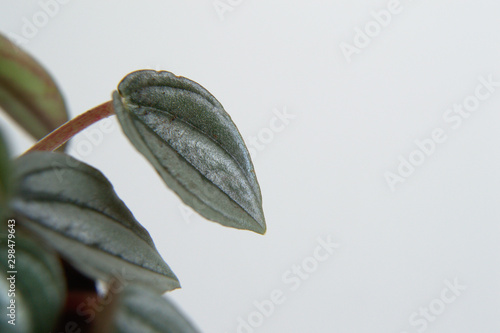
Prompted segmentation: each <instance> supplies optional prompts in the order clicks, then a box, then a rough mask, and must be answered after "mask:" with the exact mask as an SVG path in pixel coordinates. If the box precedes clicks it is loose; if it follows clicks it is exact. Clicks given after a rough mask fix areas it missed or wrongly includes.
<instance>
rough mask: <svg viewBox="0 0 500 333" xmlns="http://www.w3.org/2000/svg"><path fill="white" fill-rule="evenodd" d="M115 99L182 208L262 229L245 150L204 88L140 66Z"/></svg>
mask: <svg viewBox="0 0 500 333" xmlns="http://www.w3.org/2000/svg"><path fill="white" fill-rule="evenodd" d="M113 100H114V108H115V112H116V114H117V115H118V119H119V120H120V123H121V125H122V128H123V131H124V132H125V134H126V135H127V137H128V138H129V139H130V141H131V142H132V143H133V144H134V146H135V147H136V148H137V149H138V150H139V152H141V153H142V154H143V155H144V156H145V157H146V158H147V159H148V160H149V162H150V163H151V164H152V165H153V166H154V167H155V168H156V170H157V172H158V173H159V174H160V176H161V177H162V178H163V180H164V181H165V183H166V184H167V185H168V186H169V187H170V188H171V189H172V190H173V191H174V192H176V193H177V195H179V197H180V198H181V199H182V200H183V201H184V202H185V203H186V204H187V205H189V206H191V207H192V208H193V209H194V210H196V211H197V212H198V213H200V214H201V215H203V216H204V217H206V218H207V219H209V220H213V221H216V222H219V223H220V224H222V225H225V226H228V227H234V228H239V229H248V230H252V231H255V232H257V233H262V234H263V233H265V231H266V223H265V219H264V213H263V211H262V197H261V193H260V188H259V184H258V182H257V177H256V176H255V172H254V169H253V165H252V162H251V160H250V154H249V153H248V150H247V148H246V146H245V143H244V141H243V139H242V137H241V135H240V133H239V132H238V129H237V128H236V126H235V124H234V123H233V122H232V120H231V117H230V116H229V115H228V114H227V113H226V111H224V109H223V107H222V105H221V104H220V103H219V102H218V101H217V100H216V99H215V98H214V97H213V96H212V95H211V94H210V93H209V92H208V91H207V90H205V89H204V88H203V87H201V86H200V85H199V84H197V83H195V82H193V81H190V80H188V79H186V78H183V77H178V76H175V75H173V74H172V73H169V72H156V71H151V70H145V71H138V72H134V73H131V74H129V75H128V76H127V77H125V78H124V79H123V80H122V81H121V83H120V84H119V86H118V92H115V93H114V94H113Z"/></svg>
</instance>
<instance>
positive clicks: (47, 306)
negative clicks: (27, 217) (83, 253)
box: [0, 221, 66, 333]
mask: <svg viewBox="0 0 500 333" xmlns="http://www.w3.org/2000/svg"><path fill="white" fill-rule="evenodd" d="M3 223H5V224H7V221H4V222H3ZM9 230H15V232H14V233H12V235H14V237H15V238H14V237H12V236H10V237H11V238H10V243H8V236H7V235H8V234H10V233H3V234H2V235H1V236H0V307H1V308H2V314H3V316H2V320H0V332H13V333H15V332H22V333H28V332H29V333H46V332H50V330H51V329H52V328H53V327H54V325H55V322H56V320H57V319H58V317H59V314H60V312H61V309H62V307H63V305H64V301H65V298H66V288H65V280H64V274H63V270H62V266H61V263H60V261H59V258H58V257H57V256H56V254H55V253H54V252H53V251H51V250H50V249H47V248H45V247H43V246H41V245H38V244H37V241H35V240H34V239H32V237H31V236H30V235H29V234H27V233H26V232H22V231H21V230H20V228H19V226H18V225H17V224H16V225H15V226H14V228H13V229H10V228H9ZM13 242H15V243H13ZM13 244H14V246H13ZM8 250H11V252H12V250H14V251H15V253H14V256H15V259H11V260H13V261H8V260H9V258H8ZM10 265H13V266H10ZM11 271H16V272H17V273H9V272H11ZM12 277H14V279H11V278H12ZM8 279H9V280H8ZM11 282H13V286H15V287H14V288H11ZM10 296H12V297H10ZM11 300H14V303H11V302H12V301H11ZM11 304H13V305H14V307H15V311H14V312H15V317H12V316H9V314H10V312H11V309H9V308H8V307H9V306H10V307H11V308H12V305H11ZM6 315H7V316H6ZM14 318H15V321H13V322H12V323H15V325H12V324H10V323H9V321H10V320H12V319H14Z"/></svg>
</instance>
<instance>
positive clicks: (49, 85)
mask: <svg viewBox="0 0 500 333" xmlns="http://www.w3.org/2000/svg"><path fill="white" fill-rule="evenodd" d="M0 107H1V108H2V109H3V110H5V112H7V113H8V114H9V115H10V116H11V117H12V118H13V119H14V120H15V121H16V122H17V123H18V124H19V125H20V126H21V127H22V128H24V129H25V130H26V131H27V132H28V133H29V134H30V135H31V136H33V137H34V138H35V139H37V140H38V139H41V138H42V137H44V136H45V135H47V134H48V133H50V132H51V131H53V130H54V129H56V128H57V127H59V126H60V125H62V124H63V123H65V122H66V121H67V120H68V115H67V111H66V106H65V104H64V100H63V98H62V96H61V93H60V92H59V89H58V88H57V86H56V84H55V83H54V80H53V79H52V78H51V77H50V75H49V74H48V73H47V72H46V71H45V69H44V68H43V67H42V66H41V65H40V64H39V63H38V62H37V61H36V60H34V59H33V58H32V57H31V56H29V55H28V54H27V53H25V52H24V51H22V50H21V49H19V48H18V47H17V46H15V45H14V44H13V43H12V42H11V41H9V40H8V39H7V38H5V37H4V36H2V35H0Z"/></svg>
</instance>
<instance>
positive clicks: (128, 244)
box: [12, 152, 179, 292]
mask: <svg viewBox="0 0 500 333" xmlns="http://www.w3.org/2000/svg"><path fill="white" fill-rule="evenodd" d="M16 171H17V178H18V179H19V180H18V182H19V194H18V195H17V196H16V197H15V198H14V199H13V201H12V206H13V210H14V211H15V213H16V214H18V215H19V216H22V217H23V222H25V225H26V227H28V228H30V229H31V230H32V231H34V232H36V233H37V234H39V235H40V236H41V237H42V238H44V239H45V240H47V242H49V243H50V244H51V245H53V246H54V248H56V249H57V250H58V251H59V252H60V253H61V255H62V256H65V257H66V258H67V259H68V261H70V262H71V263H72V264H73V265H74V266H75V267H76V268H78V269H79V270H80V271H81V272H82V273H83V274H86V275H88V276H90V277H92V278H96V279H103V280H106V281H109V280H110V279H111V278H112V277H113V276H117V275H120V276H122V278H123V277H125V278H127V279H129V280H132V281H134V282H135V283H143V284H147V285H151V286H152V287H153V288H155V289H156V290H158V291H161V292H165V291H168V290H172V289H175V288H178V287H179V282H178V280H177V277H176V276H175V275H174V273H172V271H171V270H170V268H169V267H168V265H167V264H166V263H165V262H164V261H163V259H162V258H161V256H160V254H159V253H158V252H157V250H156V248H155V246H154V244H153V241H152V239H151V237H150V236H149V233H148V232H147V231H146V229H144V228H143V227H142V226H141V225H140V224H139V223H138V222H137V221H136V219H135V218H134V216H133V215H132V213H131V212H130V211H129V210H128V208H127V207H126V206H125V204H124V203H123V202H122V201H121V200H120V199H119V198H118V196H117V195H116V194H115V192H114V190H113V187H112V185H111V184H110V183H109V181H108V180H107V179H106V178H105V177H104V175H103V174H101V173H100V172H99V171H98V170H96V169H94V168H92V167H91V166H89V165H86V164H84V163H82V162H79V161H77V160H75V159H73V158H71V157H70V156H68V155H65V154H59V153H51V152H33V153H30V154H27V155H24V156H22V157H21V158H19V159H18V160H17V161H16Z"/></svg>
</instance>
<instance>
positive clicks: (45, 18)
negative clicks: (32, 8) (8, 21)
mask: <svg viewBox="0 0 500 333" xmlns="http://www.w3.org/2000/svg"><path fill="white" fill-rule="evenodd" d="M70 1H71V0H40V1H38V6H39V10H38V11H36V12H35V13H34V14H33V15H31V17H30V18H28V17H26V16H24V17H23V18H22V19H21V21H22V23H23V24H22V27H21V35H19V34H16V33H13V32H9V33H8V35H9V37H10V38H11V39H12V40H13V41H14V43H16V44H17V45H23V44H27V43H28V42H29V41H30V40H32V39H33V38H35V37H36V36H37V35H38V33H39V32H40V30H41V29H43V28H44V27H46V26H47V24H49V22H50V20H51V19H52V18H54V17H56V16H57V14H59V11H60V10H61V5H65V4H67V3H69V2H70Z"/></svg>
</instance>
